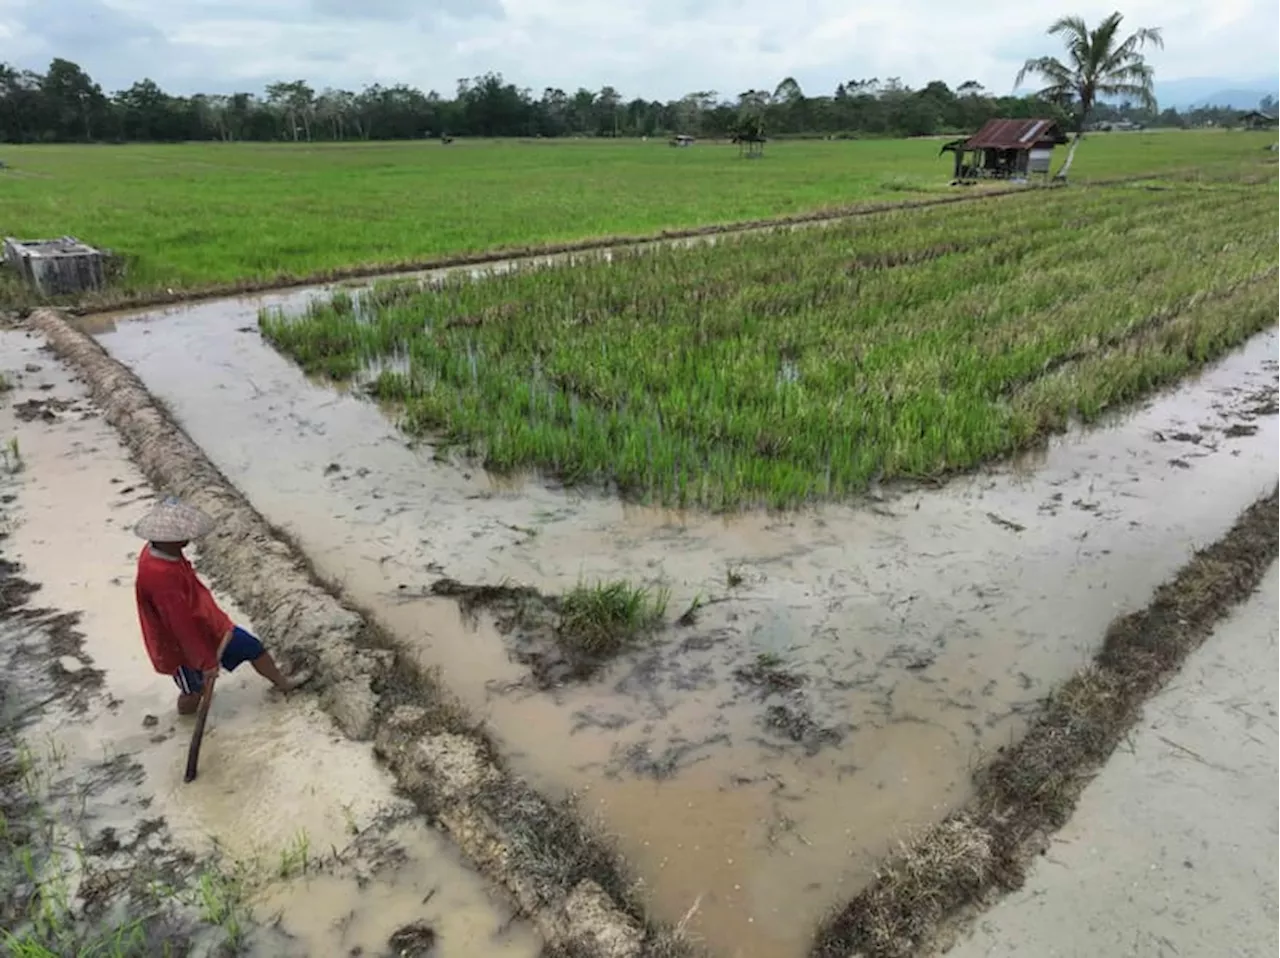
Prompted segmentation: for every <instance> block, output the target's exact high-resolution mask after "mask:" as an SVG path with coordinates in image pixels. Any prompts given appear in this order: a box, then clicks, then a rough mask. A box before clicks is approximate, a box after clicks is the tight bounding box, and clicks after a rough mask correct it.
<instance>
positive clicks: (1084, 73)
mask: <svg viewBox="0 0 1280 958" xmlns="http://www.w3.org/2000/svg"><path fill="white" fill-rule="evenodd" d="M1122 20H1124V16H1123V15H1122V14H1120V13H1118V12H1117V13H1113V14H1111V16H1109V17H1107V18H1106V19H1105V20H1103V21H1102V22H1101V23H1100V24H1098V26H1097V27H1095V28H1094V29H1093V30H1090V29H1089V27H1088V25H1087V24H1086V23H1085V22H1084V19H1083V18H1081V17H1076V16H1071V17H1063V18H1062V19H1061V20H1058V21H1057V22H1056V23H1054V24H1053V25H1052V26H1051V27H1049V31H1048V32H1049V35H1050V36H1058V37H1061V38H1062V39H1063V40H1064V42H1065V43H1066V47H1067V62H1066V63H1063V62H1062V61H1061V60H1059V59H1058V58H1057V57H1036V58H1035V59H1031V60H1028V61H1027V62H1026V63H1024V64H1023V65H1022V69H1021V70H1019V71H1018V76H1017V79H1016V80H1014V86H1015V87H1018V86H1021V85H1022V81H1023V80H1025V79H1026V78H1027V77H1028V76H1029V75H1031V74H1036V75H1038V76H1040V77H1041V78H1042V79H1043V80H1044V81H1045V83H1046V85H1045V87H1044V88H1043V89H1042V90H1040V93H1039V96H1040V97H1041V98H1042V99H1044V100H1047V101H1049V102H1050V103H1054V104H1056V105H1058V106H1061V107H1064V108H1070V109H1071V110H1072V112H1073V114H1074V118H1075V137H1074V138H1073V139H1072V141H1071V149H1069V150H1068V151H1067V158H1066V160H1065V161H1064V162H1063V164H1062V168H1061V169H1060V170H1058V173H1057V175H1056V176H1055V179H1062V180H1065V179H1066V178H1067V173H1068V172H1069V171H1070V169H1071V162H1072V161H1073V160H1074V159H1075V156H1076V149H1077V148H1078V147H1079V146H1080V141H1081V140H1082V139H1083V138H1084V128H1085V124H1086V123H1087V122H1088V119H1089V114H1090V113H1091V112H1092V111H1093V108H1094V105H1095V104H1096V103H1097V102H1098V98H1099V97H1111V96H1127V97H1131V98H1133V99H1136V100H1137V101H1138V102H1140V103H1141V104H1142V105H1143V106H1144V107H1146V108H1147V109H1148V110H1151V111H1155V110H1156V108H1157V107H1156V97H1155V92H1154V90H1153V88H1152V85H1151V81H1152V77H1153V76H1154V71H1153V70H1152V69H1151V67H1150V66H1149V65H1148V64H1147V62H1146V60H1145V59H1144V58H1143V56H1142V49H1143V48H1144V47H1145V46H1146V45H1147V44H1148V43H1150V44H1151V45H1152V46H1155V47H1158V48H1161V49H1163V48H1164V38H1163V37H1162V36H1161V35H1160V29H1159V28H1158V27H1154V28H1153V27H1143V28H1141V29H1139V30H1136V31H1134V32H1133V33H1131V34H1130V35H1129V36H1127V37H1125V38H1124V39H1123V40H1121V39H1120V23H1121V21H1122Z"/></svg>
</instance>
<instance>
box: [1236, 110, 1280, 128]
mask: <svg viewBox="0 0 1280 958" xmlns="http://www.w3.org/2000/svg"><path fill="white" fill-rule="evenodd" d="M1240 122H1241V123H1242V124H1244V128H1245V129H1246V130H1269V129H1271V127H1273V126H1275V125H1276V117H1275V116H1274V115H1273V114H1271V113H1263V112H1262V111H1261V110H1250V111H1249V112H1248V113H1245V114H1243V115H1242V116H1241V117H1240Z"/></svg>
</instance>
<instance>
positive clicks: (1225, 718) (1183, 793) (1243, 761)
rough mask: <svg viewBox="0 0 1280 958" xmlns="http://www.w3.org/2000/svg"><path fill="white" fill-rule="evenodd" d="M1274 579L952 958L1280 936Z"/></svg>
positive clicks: (1180, 947) (1175, 950)
mask: <svg viewBox="0 0 1280 958" xmlns="http://www.w3.org/2000/svg"><path fill="white" fill-rule="evenodd" d="M1277 603H1280V590H1278V589H1277V569H1276V567H1275V566H1272V568H1271V570H1270V571H1269V572H1268V574H1267V577H1266V578H1265V579H1264V580H1263V585H1262V587H1261V588H1260V589H1259V591H1258V593H1257V594H1256V595H1255V596H1254V597H1253V598H1252V599H1251V600H1250V601H1249V602H1247V603H1245V604H1244V605H1242V606H1241V607H1240V608H1239V609H1237V610H1236V612H1235V614H1234V615H1232V616H1231V617H1230V618H1228V619H1227V620H1226V621H1224V622H1223V623H1222V624H1221V625H1220V626H1219V627H1218V629H1217V631H1216V632H1215V633H1214V634H1213V635H1212V636H1210V638H1209V640H1208V641H1207V642H1206V643H1205V644H1204V646H1202V647H1201V648H1200V649H1199V650H1197V651H1196V652H1194V653H1193V654H1192V655H1191V657H1190V658H1189V659H1188V660H1187V663H1186V665H1185V666H1184V668H1183V669H1182V671H1181V672H1180V673H1179V674H1178V675H1177V676H1175V677H1174V679H1173V680H1172V681H1171V682H1170V684H1169V686H1168V687H1167V688H1166V689H1165V690H1164V691H1163V692H1161V693H1160V694H1159V695H1157V696H1156V697H1155V698H1154V699H1152V700H1151V701H1150V702H1149V703H1148V704H1147V707H1146V710H1145V714H1144V717H1143V719H1142V721H1141V724H1140V725H1139V726H1138V728H1137V729H1135V731H1134V733H1133V735H1132V737H1131V739H1130V744H1129V746H1128V747H1124V746H1122V747H1121V748H1120V749H1119V750H1117V751H1116V753H1115V754H1114V755H1113V756H1112V757H1111V761H1110V762H1109V763H1108V764H1107V766H1106V768H1104V769H1103V770H1102V772H1101V774H1099V775H1098V777H1097V778H1096V779H1095V780H1094V781H1093V782H1092V784H1090V786H1089V787H1088V789H1087V790H1086V791H1085V793H1084V796H1083V798H1082V799H1081V801H1080V805H1079V807H1078V808H1077V809H1076V813H1075V816H1074V817H1073V818H1072V819H1071V821H1070V822H1068V823H1067V826H1066V827H1065V828H1064V829H1063V830H1062V831H1061V832H1060V833H1059V834H1058V835H1057V836H1056V837H1055V838H1054V841H1053V844H1052V846H1051V847H1050V849H1049V851H1048V853H1047V854H1046V855H1045V856H1044V857H1042V858H1041V859H1040V860H1039V861H1038V862H1037V863H1036V865H1035V867H1034V869H1033V871H1032V873H1031V876H1030V877H1029V879H1028V880H1027V883H1026V885H1025V886H1024V887H1023V888H1022V889H1021V890H1020V891H1018V892H1017V893H1016V894H1013V895H1010V896H1009V897H1008V898H1005V899H1004V900H1003V901H1001V902H1000V903H999V904H997V905H996V906H995V907H994V908H992V909H991V910H990V911H989V912H987V913H986V914H985V915H984V916H982V917H981V918H980V919H979V920H978V923H977V928H976V929H975V931H974V932H973V934H972V935H971V937H969V938H968V939H967V940H964V941H962V942H960V943H959V944H957V945H956V947H954V948H953V949H952V950H951V951H949V952H948V953H947V955H948V958H1014V956H1032V955H1034V956H1037V958H1067V956H1071V958H1076V956H1081V958H1083V956H1089V958H1110V956H1121V955H1123V956H1126V958H1163V956H1175V955H1176V956H1178V958H1246V956H1249V958H1252V956H1261V955H1274V954H1276V952H1277V948H1280V942H1278V941H1277V931H1276V900H1277V899H1276V896H1277V883H1276V871H1277V852H1276V835H1277V830H1276V803H1277V785H1276V781H1277V759H1276V755H1277V741H1278V740H1277V734H1276V711H1277V710H1276V697H1277V671H1276V645H1277V626H1276V608H1277Z"/></svg>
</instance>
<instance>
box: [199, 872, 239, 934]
mask: <svg viewBox="0 0 1280 958" xmlns="http://www.w3.org/2000/svg"><path fill="white" fill-rule="evenodd" d="M247 898H248V895H247V889H246V887H245V882H244V876H243V875H241V874H239V873H231V874H229V873H227V872H225V871H223V870H221V869H219V868H217V867H216V866H210V867H208V868H206V869H205V870H204V871H203V872H201V874H200V878H199V880H198V881H197V883H196V888H195V901H196V905H197V906H198V907H199V909H200V918H201V920H202V921H204V922H206V923H208V924H210V925H215V926H218V927H220V928H221V929H222V931H223V934H224V935H225V936H226V941H227V945H228V946H229V947H230V948H231V949H232V950H233V951H234V950H235V949H237V948H239V947H240V944H241V943H242V941H243V940H244V935H245V932H246V931H247V925H248V918H249V912H248V903H247Z"/></svg>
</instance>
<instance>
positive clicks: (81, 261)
mask: <svg viewBox="0 0 1280 958" xmlns="http://www.w3.org/2000/svg"><path fill="white" fill-rule="evenodd" d="M4 260H5V263H7V264H8V265H9V266H10V267H11V268H13V269H15V270H17V272H18V274H19V275H20V276H21V277H22V278H23V280H25V281H26V283H27V285H28V286H30V287H31V288H32V289H34V290H35V291H36V292H38V293H40V295H42V296H72V295H75V294H77V293H85V292H90V291H92V290H95V289H101V288H102V287H103V286H104V285H105V284H106V271H105V261H106V255H105V254H104V253H103V252H102V251H101V250H97V249H94V248H93V247H92V246H89V245H88V244H86V243H81V242H80V241H79V240H78V239H76V238H75V237H74V236H60V237H58V238H57V239H45V240H18V239H14V238H13V237H11V236H9V237H5V241H4Z"/></svg>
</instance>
